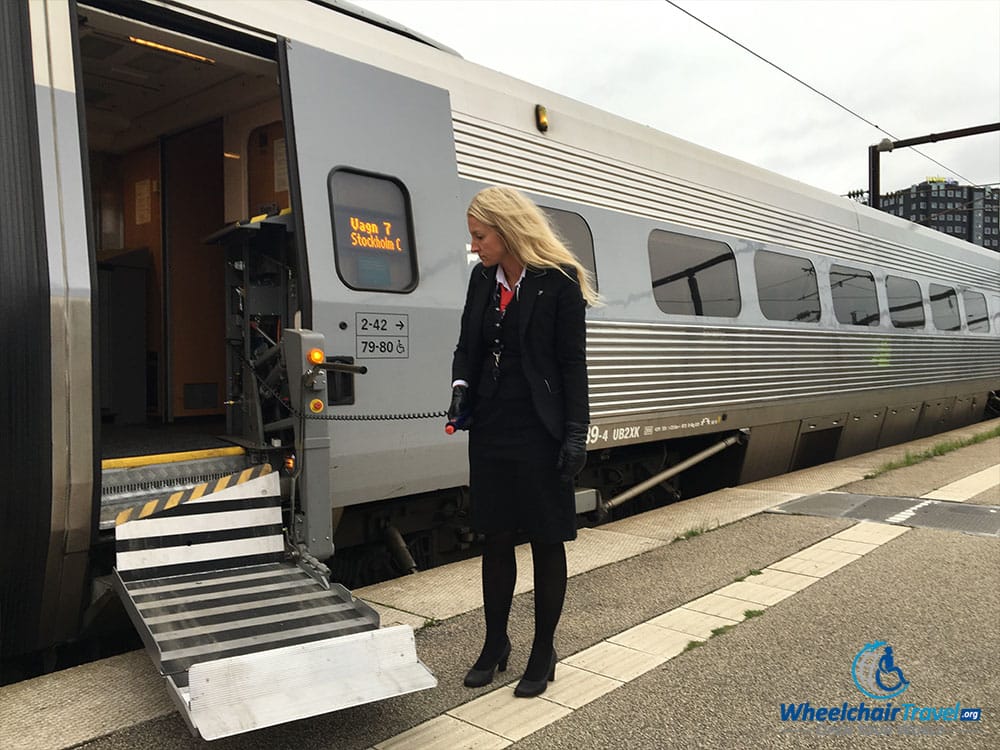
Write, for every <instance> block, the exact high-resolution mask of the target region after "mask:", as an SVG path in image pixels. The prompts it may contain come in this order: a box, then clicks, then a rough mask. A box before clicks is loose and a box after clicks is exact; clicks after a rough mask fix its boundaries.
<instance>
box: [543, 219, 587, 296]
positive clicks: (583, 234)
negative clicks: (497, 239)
mask: <svg viewBox="0 0 1000 750" xmlns="http://www.w3.org/2000/svg"><path fill="white" fill-rule="evenodd" d="M539 208H541V209H542V211H544V212H545V215H546V216H548V217H549V221H550V222H551V223H552V228H553V229H555V230H556V234H558V235H559V238H560V239H561V240H563V242H565V243H566V247H568V248H569V251H570V252H571V253H573V255H575V256H576V259H577V260H578V261H580V262H581V263H583V267H584V268H586V269H587V270H588V271H590V276H591V278H592V279H593V280H594V289H597V267H596V265H595V263H594V236H593V235H592V234H591V233H590V227H589V226H587V221H586V219H584V218H583V217H582V216H580V214H575V213H573V212H572V211H563V210H561V209H558V208H549V207H548V206H539Z"/></svg>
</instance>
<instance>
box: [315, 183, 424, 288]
mask: <svg viewBox="0 0 1000 750" xmlns="http://www.w3.org/2000/svg"><path fill="white" fill-rule="evenodd" d="M329 187H330V204H331V207H332V212H333V231H334V251H335V256H336V263H337V271H338V273H339V274H340V277H341V278H342V279H343V280H344V283H346V284H347V285H348V286H350V287H352V288H354V289H366V290H378V291H390V292H406V291H409V290H410V289H412V288H413V286H414V284H415V282H416V264H415V258H414V253H413V246H412V241H411V237H410V214H409V205H408V202H407V197H406V193H405V192H404V191H403V188H402V187H401V186H400V185H399V184H398V183H396V182H395V181H394V180H390V179H388V178H385V177H379V176H374V175H367V174H361V173H359V172H349V171H346V170H337V171H335V172H333V173H332V174H331V175H330V184H329Z"/></svg>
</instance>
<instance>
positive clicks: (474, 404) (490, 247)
mask: <svg viewBox="0 0 1000 750" xmlns="http://www.w3.org/2000/svg"><path fill="white" fill-rule="evenodd" d="M468 222H469V234H470V236H471V238H472V252H473V253H475V254H476V255H478V256H479V260H480V262H479V263H478V264H477V265H476V267H475V268H473V269H472V275H471V278H470V280H469V290H468V294H467V296H466V300H465V308H464V310H463V312H462V323H461V330H460V334H459V340H458V346H457V347H456V349H455V357H454V361H453V364H452V403H451V407H450V409H449V410H448V417H449V420H450V423H451V424H452V425H453V426H455V427H457V428H459V429H468V430H469V487H470V497H471V502H472V523H473V528H474V529H475V530H476V531H478V532H480V533H482V534H484V535H485V546H484V550H483V562H482V570H483V608H484V611H485V617H486V639H485V643H484V644H483V648H482V651H481V652H480V654H479V658H478V659H477V660H476V662H475V664H474V665H473V667H472V669H471V670H469V673H468V674H467V675H466V677H465V684H466V686H468V687H480V686H482V685H487V684H489V683H490V682H492V681H493V677H494V675H495V673H496V671H497V670H498V669H499V671H501V672H502V671H504V670H506V668H507V660H508V657H509V656H510V651H511V644H510V639H509V637H508V635H507V620H508V617H509V614H510V607H511V600H512V598H513V595H514V581H515V579H516V577H517V568H516V563H515V559H514V546H515V540H516V539H517V538H518V535H519V534H521V533H523V534H524V535H526V536H527V538H528V540H529V541H530V542H531V552H532V560H533V566H534V580H535V636H534V641H533V643H532V647H531V654H530V656H529V658H528V664H527V668H526V669H525V672H524V676H523V677H522V679H521V681H520V682H519V683H518V685H517V688H516V690H515V691H514V693H515V695H517V696H519V697H531V696H535V695H540V694H541V693H543V692H545V689H546V687H548V682H549V681H551V680H554V679H555V664H556V653H555V647H554V637H555V630H556V625H557V624H558V622H559V617H560V615H561V613H562V606H563V599H564V597H565V594H566V552H565V548H564V546H563V543H564V542H566V541H570V540H572V539H575V538H576V504H575V500H574V495H573V478H574V477H575V476H576V475H577V474H578V473H579V472H580V470H581V469H582V468H583V466H584V464H585V463H586V460H587V451H586V435H587V423H588V421H589V405H588V400H587V360H586V328H585V321H584V313H585V310H586V306H587V304H588V303H591V304H593V303H596V302H597V294H596V292H595V291H594V289H593V286H592V285H591V282H590V279H589V278H588V274H587V272H586V271H585V269H584V268H583V267H582V266H581V265H580V262H579V261H578V260H577V259H576V258H575V257H574V256H573V255H572V253H570V252H569V250H567V249H566V247H565V246H564V245H563V244H562V242H561V241H560V240H559V238H558V237H557V236H556V234H555V233H554V232H553V230H552V228H551V226H550V225H549V222H548V220H547V219H546V217H545V215H544V214H543V213H542V211H541V210H540V209H539V208H538V207H537V206H536V205H535V204H534V203H533V202H532V201H531V200H529V199H528V198H526V197H525V196H524V195H522V194H521V193H519V192H518V191H516V190H512V189H510V188H503V187H491V188H487V189H485V190H483V191H482V192H480V193H479V194H477V195H476V196H475V198H473V200H472V203H471V204H470V205H469V210H468Z"/></svg>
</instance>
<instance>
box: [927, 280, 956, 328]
mask: <svg viewBox="0 0 1000 750" xmlns="http://www.w3.org/2000/svg"><path fill="white" fill-rule="evenodd" d="M931 320H933V321H934V326H935V327H936V328H937V329H938V330H940V331H958V330H961V328H962V321H961V319H960V318H959V317H958V296H957V295H956V294H955V290H954V289H952V288H951V287H950V286H942V285H941V284H931Z"/></svg>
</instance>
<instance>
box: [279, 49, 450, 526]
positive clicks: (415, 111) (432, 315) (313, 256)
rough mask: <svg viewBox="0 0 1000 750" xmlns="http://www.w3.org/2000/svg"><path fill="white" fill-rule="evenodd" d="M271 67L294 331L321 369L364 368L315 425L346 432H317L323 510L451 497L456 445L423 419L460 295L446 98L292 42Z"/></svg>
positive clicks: (443, 376)
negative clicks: (302, 278) (297, 242)
mask: <svg viewBox="0 0 1000 750" xmlns="http://www.w3.org/2000/svg"><path fill="white" fill-rule="evenodd" d="M279 58H280V61H281V65H282V71H281V72H282V85H283V89H284V90H285V91H286V94H287V97H288V98H287V100H286V107H287V109H286V123H287V124H288V125H289V127H288V130H289V133H290V134H291V135H292V136H293V137H290V138H289V144H290V153H292V154H293V156H292V157H291V158H290V167H291V169H292V171H293V173H294V174H293V179H292V183H293V185H297V186H298V188H299V196H298V202H297V203H296V201H294V200H293V204H294V206H293V208H294V210H293V214H294V215H295V218H296V222H298V223H299V224H298V226H297V229H296V231H297V232H299V233H301V236H302V237H303V240H304V247H305V252H306V254H307V256H308V269H309V289H310V290H311V304H310V305H309V306H308V309H309V310H310V311H311V319H310V320H309V321H308V323H307V322H306V321H303V325H304V326H306V327H309V328H312V329H314V330H315V331H318V332H320V333H321V334H322V335H323V336H324V337H325V341H326V351H327V355H328V356H337V357H343V358H346V359H348V360H350V361H353V362H355V363H358V364H361V365H364V366H365V367H366V368H367V373H366V374H365V375H363V376H358V377H357V378H356V381H357V382H356V383H355V387H354V389H353V395H352V397H351V398H350V400H349V403H342V404H334V405H331V406H330V408H328V409H327V411H326V414H325V415H324V416H326V417H330V418H334V419H342V420H343V421H334V422H328V423H327V424H330V425H332V427H331V430H330V435H331V439H332V440H333V447H332V450H333V452H334V455H335V460H334V461H333V462H332V465H331V466H330V492H331V494H332V497H333V505H334V507H342V506H346V505H350V504H353V503H359V502H364V501H370V500H377V499H382V498H392V497H399V496H405V495H412V494H416V493H419V492H422V491H428V490H433V489H437V488H439V487H441V486H451V485H448V484H441V483H440V482H441V477H443V476H447V475H449V473H450V474H454V475H458V474H459V469H458V468H457V466H458V464H459V462H460V460H461V458H462V455H461V452H459V451H457V450H455V449H456V448H458V447H459V446H458V442H459V441H458V440H452V441H451V443H450V444H448V445H445V444H444V443H445V441H444V440H443V422H442V421H441V420H440V418H439V420H438V421H433V420H432V419H428V418H427V417H429V416H430V415H431V413H432V412H440V410H441V409H443V408H444V403H443V400H446V396H447V391H448V388H449V385H450V381H449V378H450V363H451V354H452V351H453V349H454V341H455V337H456V336H457V327H458V320H457V315H456V309H457V308H458V306H459V303H460V301H461V298H462V296H463V294H464V291H465V288H466V285H467V283H468V266H467V265H466V263H465V261H464V259H463V255H466V253H465V252H464V237H465V235H466V230H465V226H464V224H465V222H464V212H465V206H464V204H463V203H461V201H460V198H459V185H458V177H457V168H456V161H455V146H454V137H453V130H452V121H451V102H450V97H449V93H448V92H447V91H446V90H444V89H440V88H437V87H435V86H431V85H428V84H425V83H422V82H419V81H416V80H414V79H411V78H407V77H404V76H401V75H397V74H395V73H392V72H389V71H386V70H383V69H380V68H376V67H374V66H372V65H368V64H364V63H361V62H358V61H355V60H351V59H348V58H345V57H343V56H340V55H337V54H334V53H331V52H328V51H325V50H322V49H318V48H316V47H313V46H310V45H309V44H304V43H302V42H298V41H288V42H285V43H284V44H282V45H281V46H280V50H279ZM304 309H305V306H304ZM420 415H423V416H424V418H419V417H420ZM414 417H417V418H414ZM453 483H457V482H453Z"/></svg>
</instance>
